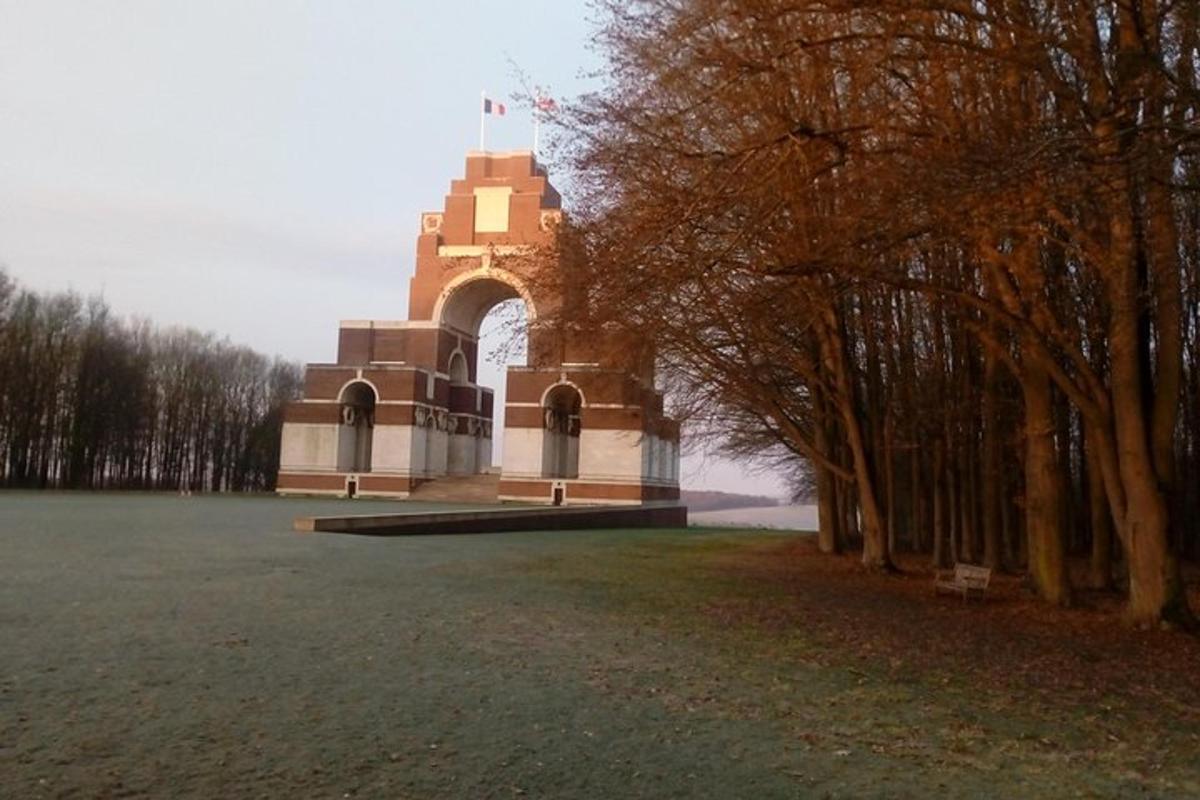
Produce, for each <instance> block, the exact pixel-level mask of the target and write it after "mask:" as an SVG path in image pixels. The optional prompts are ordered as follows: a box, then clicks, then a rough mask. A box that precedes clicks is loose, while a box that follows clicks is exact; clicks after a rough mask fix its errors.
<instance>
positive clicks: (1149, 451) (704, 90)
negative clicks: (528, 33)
mask: <svg viewBox="0 0 1200 800" xmlns="http://www.w3.org/2000/svg"><path fill="white" fill-rule="evenodd" d="M600 5H601V11H602V15H603V21H602V26H601V29H600V32H599V36H598V41H599V43H600V46H601V48H602V50H603V51H604V52H605V53H606V55H607V58H608V62H607V63H608V66H607V70H606V79H607V81H606V84H605V88H604V89H603V90H601V91H599V92H596V93H594V94H591V95H587V96H584V97H582V98H580V99H579V101H578V102H577V103H575V104H574V105H573V106H570V107H568V108H567V110H566V111H564V112H563V113H562V114H561V115H560V119H559V122H560V123H561V125H562V128H563V130H562V131H561V133H563V134H564V135H563V136H562V137H561V139H560V141H561V142H563V144H562V145H561V147H562V149H561V150H560V152H559V156H560V157H561V159H562V160H563V161H564V162H565V163H567V164H569V165H570V168H571V171H572V173H573V179H574V183H575V200H576V203H575V206H576V208H575V212H574V215H573V217H572V224H571V225H570V227H568V228H566V229H564V231H563V243H564V246H565V247H566V253H567V258H569V259H570V268H571V269H573V270H576V271H577V272H578V273H579V275H580V277H581V278H582V280H581V282H582V283H585V284H587V285H590V286H591V287H592V295H591V296H590V297H589V298H587V303H586V304H585V305H586V307H587V308H588V309H589V310H590V313H593V314H595V315H596V319H594V320H593V322H594V323H595V322H599V323H604V324H613V325H629V326H631V327H633V328H635V329H636V330H637V331H638V332H639V333H640V334H641V335H643V336H645V337H646V338H647V339H650V340H652V341H654V342H655V343H656V344H657V345H658V346H659V348H660V356H661V358H662V360H663V362H664V364H665V365H666V366H667V367H668V368H669V373H670V375H671V376H672V378H673V380H675V381H676V382H678V384H679V387H680V388H682V389H684V391H681V392H678V393H677V396H678V397H681V398H685V403H684V406H685V411H687V412H688V413H689V415H690V418H691V422H692V424H693V425H694V426H697V427H698V428H699V429H701V430H703V429H704V428H705V427H707V428H709V429H710V430H713V431H717V432H720V433H721V434H722V435H723V436H725V440H726V443H727V445H728V447H729V448H730V449H731V450H733V451H736V452H743V453H755V452H762V451H763V449H764V448H772V452H774V453H777V454H782V456H781V457H783V458H784V459H785V460H786V459H793V460H800V461H803V462H804V463H806V464H809V465H811V467H812V469H811V470H810V471H808V473H807V474H810V475H811V476H812V481H813V484H814V486H813V490H814V491H815V494H816V496H817V499H818V503H819V507H820V512H821V531H820V543H821V546H822V548H823V549H825V550H830V551H831V550H836V549H838V548H840V547H843V546H845V545H846V544H847V543H849V542H852V541H855V540H857V539H859V538H861V542H862V551H863V561H864V563H865V564H866V565H868V566H869V567H872V568H879V569H888V568H890V567H891V565H892V556H893V554H894V553H895V552H897V550H899V549H901V548H908V549H912V550H916V551H921V552H928V553H931V554H932V555H933V558H934V559H935V560H936V561H937V562H938V563H939V564H945V563H947V562H949V561H950V560H952V559H963V560H981V561H983V562H984V563H987V564H989V565H992V566H996V567H1008V568H1012V569H1021V568H1027V569H1028V574H1029V577H1030V579H1031V582H1032V584H1033V586H1034V587H1035V588H1036V590H1037V591H1038V592H1039V593H1040V594H1041V595H1042V596H1043V597H1044V598H1045V599H1046V600H1048V601H1050V602H1053V603H1062V604H1065V603H1068V602H1070V599H1071V593H1072V590H1073V588H1075V587H1076V586H1079V585H1082V584H1083V583H1085V582H1086V583H1088V584H1094V585H1097V586H1104V587H1108V586H1110V585H1112V584H1113V582H1114V581H1116V582H1117V583H1119V584H1120V585H1121V586H1122V587H1124V588H1125V590H1126V591H1127V592H1128V601H1129V609H1130V613H1131V615H1132V617H1133V618H1134V619H1135V620H1136V621H1137V622H1139V623H1145V624H1154V623H1157V622H1159V621H1161V620H1174V621H1177V622H1180V623H1185V624H1190V622H1191V620H1192V615H1191V612H1190V609H1189V608H1188V603H1187V598H1186V591H1185V587H1184V584H1183V581H1182V578H1181V569H1180V563H1179V557H1180V556H1181V555H1183V554H1190V555H1193V556H1194V555H1196V554H1197V552H1198V551H1200V528H1198V526H1197V524H1196V522H1195V520H1196V519H1197V518H1198V512H1200V358H1198V355H1197V354H1198V353H1200V127H1198V125H1197V113H1198V112H1200V92H1198V89H1197V87H1198V85H1200V72H1198V69H1200V67H1198V65H1200V54H1198V52H1197V47H1198V44H1200V40H1198V35H1200V33H1198V32H1200V5H1197V4H1196V3H1171V2H1161V1H1160V0H1119V2H1105V1H1103V0H1100V1H1096V0H1090V1H1087V2H1084V1H1082V0H927V1H926V2H920V3H913V2H908V1H907V0H905V1H904V2H875V3H858V2H841V1H840V0H633V2H628V1H627V0H620V2H618V1H617V0H612V1H611V2H603V3H601V4H600ZM570 310H571V313H573V314H576V315H578V314H581V313H582V311H581V309H579V308H575V309H570ZM1071 553H1079V554H1080V555H1083V554H1085V553H1087V554H1089V555H1090V558H1091V564H1092V569H1091V570H1090V574H1089V575H1088V576H1087V577H1086V578H1085V577H1076V578H1075V582H1074V583H1073V582H1072V578H1071V576H1070V575H1069V571H1068V568H1067V567H1068V556H1069V555H1070V554H1071Z"/></svg>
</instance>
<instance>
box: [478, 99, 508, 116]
mask: <svg viewBox="0 0 1200 800" xmlns="http://www.w3.org/2000/svg"><path fill="white" fill-rule="evenodd" d="M504 111H505V108H504V103H497V102H495V101H493V100H489V99H488V98H486V97H485V98H483V113H485V114H495V115H496V116H498V117H503V116H504Z"/></svg>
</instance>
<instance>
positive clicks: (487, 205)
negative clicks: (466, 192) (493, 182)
mask: <svg viewBox="0 0 1200 800" xmlns="http://www.w3.org/2000/svg"><path fill="white" fill-rule="evenodd" d="M511 195H512V187H511V186H478V187H476V188H475V232H476V233H504V232H505V231H507V230H508V201H509V198H510V197H511Z"/></svg>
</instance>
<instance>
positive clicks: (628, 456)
mask: <svg viewBox="0 0 1200 800" xmlns="http://www.w3.org/2000/svg"><path fill="white" fill-rule="evenodd" d="M507 446H508V442H507V440H506V441H505V447H507ZM644 458H645V456H644V455H643V447H642V434H641V433H640V432H639V431H603V430H600V431H598V430H588V429H587V428H584V429H583V431H581V432H580V434H579V479H580V480H604V479H613V480H618V481H626V482H637V481H640V480H641V478H642V475H643V471H642V465H643V463H644V462H643V459H644Z"/></svg>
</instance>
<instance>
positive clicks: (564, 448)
mask: <svg viewBox="0 0 1200 800" xmlns="http://www.w3.org/2000/svg"><path fill="white" fill-rule="evenodd" d="M541 409H542V420H543V425H542V477H545V478H578V477H579V439H580V433H581V432H582V426H581V420H582V413H581V412H582V411H583V392H581V391H579V387H577V386H575V385H574V384H573V383H570V382H569V381H560V382H558V383H556V384H554V385H553V386H551V387H550V388H548V389H547V390H546V391H545V393H543V394H542V402H541Z"/></svg>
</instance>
